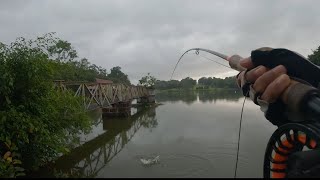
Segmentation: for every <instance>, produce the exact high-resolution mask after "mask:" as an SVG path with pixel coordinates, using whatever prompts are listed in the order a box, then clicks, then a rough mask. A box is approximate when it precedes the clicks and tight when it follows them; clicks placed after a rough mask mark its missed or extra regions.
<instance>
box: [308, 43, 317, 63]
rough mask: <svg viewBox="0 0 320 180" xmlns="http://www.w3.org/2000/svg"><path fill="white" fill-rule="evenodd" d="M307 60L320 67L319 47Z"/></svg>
mask: <svg viewBox="0 0 320 180" xmlns="http://www.w3.org/2000/svg"><path fill="white" fill-rule="evenodd" d="M308 59H309V60H310V61H311V62H313V63H314V64H316V65H318V66H320V46H319V47H318V49H316V50H314V51H313V52H312V54H310V55H308Z"/></svg>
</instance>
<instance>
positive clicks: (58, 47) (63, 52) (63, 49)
mask: <svg viewBox="0 0 320 180" xmlns="http://www.w3.org/2000/svg"><path fill="white" fill-rule="evenodd" d="M54 42H55V43H54V44H53V45H51V46H49V47H48V49H47V50H48V52H49V55H50V56H51V57H54V58H55V59H56V60H58V61H72V60H74V59H75V58H77V57H78V55H77V51H76V50H75V49H74V48H73V47H72V46H71V43H69V42H68V41H63V40H60V39H58V40H56V41H54Z"/></svg>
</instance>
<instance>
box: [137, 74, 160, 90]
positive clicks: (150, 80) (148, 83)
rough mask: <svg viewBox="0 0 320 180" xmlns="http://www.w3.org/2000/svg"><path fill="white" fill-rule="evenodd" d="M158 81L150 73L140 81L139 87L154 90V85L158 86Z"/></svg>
mask: <svg viewBox="0 0 320 180" xmlns="http://www.w3.org/2000/svg"><path fill="white" fill-rule="evenodd" d="M156 81H157V79H156V78H155V77H154V76H151V75H150V73H148V75H146V76H144V77H142V78H141V79H140V80H139V85H142V86H145V87H148V88H153V87H154V85H155V84H156Z"/></svg>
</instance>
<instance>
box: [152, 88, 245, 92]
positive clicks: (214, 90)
mask: <svg viewBox="0 0 320 180" xmlns="http://www.w3.org/2000/svg"><path fill="white" fill-rule="evenodd" d="M232 90H233V91H240V89H239V88H208V89H162V90H159V89H155V91H156V92H159V93H161V92H178V91H212V92H217V91H232Z"/></svg>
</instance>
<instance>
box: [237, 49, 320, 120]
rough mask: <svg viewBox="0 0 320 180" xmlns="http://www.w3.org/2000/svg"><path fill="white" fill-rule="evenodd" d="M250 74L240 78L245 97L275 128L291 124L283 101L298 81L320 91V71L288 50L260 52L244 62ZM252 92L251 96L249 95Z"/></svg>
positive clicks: (255, 51) (256, 51)
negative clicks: (253, 103)
mask: <svg viewBox="0 0 320 180" xmlns="http://www.w3.org/2000/svg"><path fill="white" fill-rule="evenodd" d="M240 65H241V66H243V67H244V68H247V71H244V72H241V73H239V74H238V76H237V77H238V85H239V86H240V87H241V88H242V90H243V94H244V95H247V96H250V97H251V99H252V100H253V101H254V102H255V103H256V104H258V105H260V106H261V110H262V111H264V112H265V117H266V118H267V119H268V120H269V121H270V122H271V123H273V124H274V125H277V126H280V125H282V124H285V123H288V122H289V121H288V118H287V117H288V116H287V115H286V106H285V104H284V103H283V102H284V101H283V100H281V99H280V97H286V96H285V94H284V93H285V92H286V89H287V88H288V87H289V86H290V85H291V84H292V83H294V82H295V81H293V80H292V79H294V80H298V81H300V82H303V83H306V84H310V85H311V86H314V87H317V86H318V84H319V82H320V69H319V68H318V67H317V66H316V65H314V64H312V63H311V62H310V61H308V60H307V59H306V58H304V57H302V56H301V55H299V54H296V53H294V52H292V51H289V50H287V49H272V48H260V49H257V50H254V51H252V52H251V57H248V58H244V59H243V60H241V62H240ZM249 90H250V93H249Z"/></svg>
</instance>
